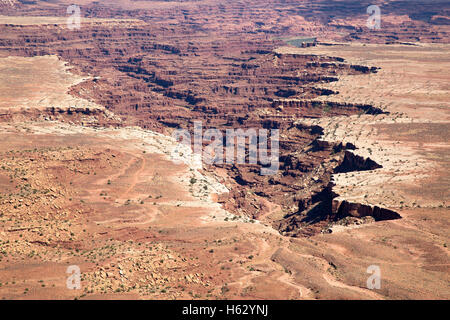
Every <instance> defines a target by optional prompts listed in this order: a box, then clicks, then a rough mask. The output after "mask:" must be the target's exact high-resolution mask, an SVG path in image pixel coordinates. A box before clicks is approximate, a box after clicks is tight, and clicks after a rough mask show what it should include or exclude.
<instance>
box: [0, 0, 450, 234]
mask: <svg viewBox="0 0 450 320" xmlns="http://www.w3.org/2000/svg"><path fill="white" fill-rule="evenodd" d="M179 5H180V6H179V7H177V6H175V5H172V4H170V5H167V6H159V5H155V6H149V7H148V8H146V7H145V6H144V7H142V8H139V9H136V11H134V10H131V9H129V10H126V9H124V8H121V7H120V5H119V6H118V7H109V6H108V5H107V4H105V3H94V2H93V3H89V4H87V5H86V6H84V7H83V12H84V14H85V16H87V17H89V18H136V17H139V18H140V19H141V20H140V21H131V20H117V21H114V22H111V21H109V22H98V21H89V20H86V21H84V22H83V23H82V25H81V27H80V29H77V30H72V31H69V30H68V29H67V26H66V25H64V23H61V24H51V23H44V24H43V25H34V24H26V23H22V24H3V25H0V34H1V36H0V55H1V56H8V55H22V56H36V55H47V54H55V55H58V56H59V57H61V58H62V59H63V60H64V61H68V62H69V63H70V65H71V66H74V69H73V70H72V72H75V73H80V74H83V75H84V74H89V75H91V76H94V77H92V78H91V79H90V80H88V81H85V82H83V83H80V84H78V85H76V86H74V87H72V88H71V90H70V94H72V95H74V96H78V97H81V98H84V99H87V100H90V101H93V102H95V103H96V104H98V105H101V106H104V107H105V108H106V109H107V110H110V111H112V112H114V113H115V114H116V115H118V116H120V117H121V118H122V122H118V121H112V120H111V122H110V124H113V125H138V126H141V127H142V128H146V129H151V130H154V131H159V132H163V133H166V134H170V133H171V132H172V131H173V130H174V129H177V128H185V129H188V130H192V128H193V122H194V121H202V124H203V128H204V129H205V130H206V129H209V128H214V129H218V130H221V131H223V132H224V131H225V130H226V129H230V128H241V129H243V130H246V129H250V128H256V129H260V128H264V129H279V130H280V168H279V169H280V170H279V171H278V172H277V173H276V174H275V175H272V176H261V175H260V174H259V166H258V165H227V164H226V165H219V166H213V167H208V168H207V169H208V170H211V171H215V170H216V169H217V167H219V168H220V167H221V168H225V169H226V170H227V173H228V178H226V179H225V180H226V181H225V182H226V183H227V184H228V185H229V186H230V190H232V191H231V192H230V194H229V195H226V196H225V199H221V201H222V202H223V204H224V207H225V208H226V209H229V210H232V211H235V212H239V213H241V214H244V215H248V216H251V217H254V218H258V217H260V216H261V215H262V214H263V213H264V212H267V207H266V206H267V204H266V202H265V201H264V200H267V201H269V202H270V203H274V204H276V205H279V206H280V207H281V209H282V212H283V213H284V217H274V218H273V220H274V222H273V223H274V225H275V226H277V228H279V229H280V230H284V231H289V232H291V231H294V234H295V232H296V231H295V230H297V229H298V228H299V227H298V226H297V225H298V224H299V221H300V222H302V223H303V222H304V223H306V224H307V225H310V222H311V221H313V222H314V221H323V220H326V219H328V218H330V217H332V216H333V212H332V209H331V201H332V199H333V198H334V195H333V192H332V179H331V176H332V174H333V173H336V172H349V171H352V170H373V169H376V168H378V167H379V166H380V164H377V163H375V162H373V161H372V160H370V159H364V158H360V157H358V156H357V155H355V154H353V153H351V152H350V151H349V150H352V149H354V147H355V146H347V145H346V146H343V145H342V144H336V143H327V142H325V141H321V134H322V130H321V128H320V127H318V126H307V125H304V124H302V123H301V119H302V118H319V117H334V116H346V115H352V114H361V113H367V114H379V113H382V112H383V110H380V109H378V108H376V107H374V106H371V105H367V104H363V103H361V104H352V103H338V102H326V103H325V102H320V101H315V100H314V98H316V97H318V96H321V95H327V96H332V95H333V94H335V92H333V91H331V90H325V89H319V88H318V84H321V83H327V82H334V81H338V79H339V77H340V76H341V75H358V74H368V73H375V72H377V68H376V67H369V66H360V65H355V64H350V63H347V62H346V61H344V60H343V59H341V58H338V57H332V56H315V55H307V54H304V55H298V54H279V53H274V52H273V49H274V48H276V47H277V46H278V45H280V44H281V43H282V40H280V38H279V37H280V36H286V35H291V36H292V35H293V34H297V35H298V34H300V33H302V34H314V33H315V32H320V31H323V30H324V28H323V26H324V25H325V24H328V29H327V30H330V28H331V29H332V28H335V29H336V30H348V33H347V34H346V36H345V37H346V38H348V39H360V40H364V41H375V42H386V41H387V42H395V41H397V42H401V41H413V40H414V38H413V37H412V36H411V35H412V34H414V35H416V36H417V35H420V37H421V40H423V39H426V40H429V41H445V39H447V31H446V30H447V29H446V28H440V29H439V28H437V27H436V28H434V27H432V28H430V27H429V24H430V21H434V23H439V21H440V20H436V19H432V17H429V18H430V19H428V18H426V16H425V15H424V16H418V17H416V18H415V19H411V18H410V19H406V20H405V21H404V22H402V24H400V27H399V25H398V24H395V23H392V22H390V20H389V19H387V21H386V23H385V24H383V27H384V28H385V29H383V33H382V34H381V33H380V32H377V31H373V30H368V29H367V27H365V19H366V16H365V15H366V13H365V9H366V7H367V5H368V3H367V5H366V4H365V3H359V4H358V5H356V4H354V3H353V4H350V2H348V1H345V3H342V2H340V3H333V6H331V4H330V3H329V2H327V1H318V2H316V3H314V4H313V3H312V2H308V1H307V2H304V3H302V4H298V3H297V2H292V1H287V2H286V1H284V2H282V3H273V4H272V3H271V4H269V5H268V4H267V3H265V2H264V3H263V2H261V1H252V2H251V3H240V2H235V1H227V2H224V3H221V4H220V5H217V3H211V4H209V3H204V2H202V3H198V4H195V3H194V4H193V3H189V4H179ZM336 5H338V7H336ZM312 7H314V8H316V10H315V11H314V13H312V12H311V11H310V10H311V8H312ZM332 8H333V10H332ZM424 8H426V5H424ZM64 9H65V7H64V6H63V5H58V4H55V5H52V6H48V7H46V8H43V7H40V6H38V5H34V4H25V3H22V4H21V5H18V6H17V7H16V9H14V10H16V12H17V13H23V14H29V15H31V14H35V15H44V13H46V14H59V15H61V16H63V15H64V14H65V12H64ZM338 9H339V10H338ZM5 10H6V9H5ZM11 10H13V9H11V8H9V9H8V11H7V13H8V14H11ZM308 10H309V11H308ZM443 10H445V8H443ZM5 12H6V11H5ZM336 12H338V14H337V15H336ZM355 12H360V13H359V14H357V15H356V16H360V17H361V19H362V20H361V21H360V20H355V21H356V22H355V21H354V24H352V23H351V22H349V23H347V24H343V23H342V21H341V20H340V19H343V18H345V17H346V16H354V15H355ZM389 14H391V15H395V14H397V15H400V14H401V15H411V14H412V13H410V12H407V11H404V9H402V8H400V7H398V6H397V5H396V4H394V3H392V4H389V6H388V7H387V12H386V15H389ZM209 16H214V17H217V19H209V18H208V17H209ZM331 16H333V17H332V19H331ZM161 17H164V19H162V18H161ZM296 19H297V20H299V21H300V20H301V21H302V22H304V24H298V23H294V22H295V21H294V20H296ZM330 19H331V20H330ZM425 20H426V21H425ZM357 24H360V26H358V25H357ZM424 24H426V25H427V26H428V27H427V28H425V27H424ZM393 26H395V28H394V27H393ZM327 34H328V33H324V35H325V36H326V35H327ZM334 37H335V36H334ZM48 111H49V114H50V115H52V116H54V115H56V114H61V111H58V110H57V109H54V110H53V111H52V110H48ZM67 112H68V113H69V111H67ZM4 118H8V115H4ZM102 121H103V120H102ZM104 121H105V122H108V120H107V119H106V120H104ZM356 147H357V146H356ZM304 216H306V217H307V219H306V220H305V219H304ZM311 217H313V218H311ZM292 226H297V227H295V228H293V227H292Z"/></svg>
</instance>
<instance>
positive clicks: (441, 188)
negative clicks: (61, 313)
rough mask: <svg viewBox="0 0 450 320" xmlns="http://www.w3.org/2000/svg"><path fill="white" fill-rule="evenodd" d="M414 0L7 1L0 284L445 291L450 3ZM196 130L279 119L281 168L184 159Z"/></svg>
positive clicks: (128, 295)
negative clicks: (378, 278) (372, 282)
mask: <svg viewBox="0 0 450 320" xmlns="http://www.w3.org/2000/svg"><path fill="white" fill-rule="evenodd" d="M366 2H367V3H366ZM418 3H419V4H418V6H419V9H421V10H419V11H418V10H417V8H416V9H415V10H411V6H409V5H406V4H404V3H403V4H402V1H400V2H399V1H384V3H383V6H382V7H383V24H382V28H381V29H380V30H370V29H368V28H367V26H366V19H367V14H366V12H365V8H366V7H367V6H368V5H370V3H369V2H368V1H361V2H358V3H357V4H356V2H354V1H325V0H323V1H320V0H319V1H303V2H301V3H298V2H297V1H280V2H277V1H274V2H270V3H269V4H267V3H266V2H264V1H257V0H255V1H251V2H250V3H247V2H246V3H244V2H239V1H225V2H223V1H221V2H216V1H213V0H202V1H187V2H182V1H180V2H178V1H168V2H158V1H125V0H124V1H118V2H117V3H115V4H114V5H113V4H108V3H106V2H98V1H87V0H86V1H82V3H80V6H81V10H82V12H83V17H82V19H81V25H80V27H79V28H78V29H75V30H68V29H67V25H66V21H67V18H66V16H67V13H66V11H65V10H66V8H67V6H68V5H70V4H68V3H66V1H54V2H51V3H50V2H42V1H35V2H24V1H23V2H22V1H17V2H15V3H14V4H3V5H2V6H1V7H0V13H1V16H0V73H1V74H2V79H1V80H0V83H1V90H0V95H1V97H2V100H1V101H0V135H1V136H2V143H1V145H2V147H1V159H2V167H1V171H0V174H1V175H0V181H1V186H2V188H1V190H0V191H1V198H0V199H1V202H0V209H1V215H0V217H1V220H0V223H1V225H0V226H1V229H0V231H1V232H0V241H1V249H2V257H1V259H0V268H1V274H0V282H1V283H0V284H1V285H0V296H2V297H3V298H8V299H10V298H14V299H17V298H20V299H29V298H55V297H62V298H77V299H80V298H88V299H96V298H101V299H104V298H118V297H121V298H125V299H137V298H144V299H145V298H147V299H148V298H150V299H152V298H158V299H186V298H188V299H197V298H203V299H205V298H207V299H224V298H227V299H228V298H235V299H240V298H247V299H249V298H251V299H356V298H358V299H361V298H362V299H386V298H388V299H392V298H393V299H398V298H409V299H411V298H412V299H414V298H423V297H424V296H425V297H427V298H436V299H442V298H448V296H449V292H448V288H447V286H446V283H448V275H449V273H448V270H449V269H448V267H449V261H448V258H449V253H448V249H447V244H448V203H446V199H448V197H449V194H448V190H449V189H450V188H448V187H449V181H448V165H449V163H448V152H449V145H448V126H449V108H448V106H449V99H448V97H449V94H448V90H449V89H448V84H447V83H448V72H447V71H448V70H450V69H449V68H450V65H449V63H450V61H449V60H448V52H449V45H448V39H449V31H450V29H449V27H448V11H449V10H450V8H449V7H448V4H447V5H446V4H445V2H439V1H422V2H420V1H419V2H418ZM417 12H420V13H417ZM298 35H302V36H303V37H305V36H314V37H318V43H315V44H314V45H312V46H304V47H300V48H298V47H295V46H293V45H289V44H288V43H286V42H285V41H283V40H282V39H283V37H292V36H298ZM319 35H320V36H319ZM437 64H438V65H439V67H440V69H438V68H437ZM412 79H414V80H412ZM196 121H201V123H202V125H203V129H204V130H207V129H217V130H219V131H221V132H223V133H224V136H225V132H226V130H228V129H237V128H239V129H243V130H248V129H254V128H258V129H278V130H279V132H280V139H279V148H280V154H279V162H280V164H279V170H278V171H277V172H276V173H275V174H273V175H261V174H260V167H261V163H257V164H229V163H225V164H213V165H205V164H202V163H198V161H195V160H193V159H192V158H189V157H183V155H181V158H182V159H181V160H182V161H181V163H174V162H173V161H171V157H170V156H171V155H172V154H173V152H174V150H175V149H176V148H177V141H175V139H173V138H171V135H172V134H173V133H174V132H175V131H176V130H178V129H186V130H189V131H192V128H193V126H194V122H196ZM416 133H420V134H416ZM225 142H226V141H224V144H225ZM268 151H270V150H268ZM418 186H420V188H419V187H418ZM369 262H370V263H369ZM371 264H377V265H381V266H382V269H383V275H384V277H385V278H384V279H385V280H384V281H385V283H386V286H383V287H382V289H381V290H378V291H373V290H369V289H367V288H366V287H365V280H364V279H365V278H367V277H368V275H367V273H366V268H367V267H368V266H369V265H371ZM68 265H78V266H80V268H81V270H82V274H83V275H82V281H81V282H82V287H83V290H82V293H80V292H78V291H77V290H73V291H71V290H68V289H67V288H66V287H65V281H64V280H63V279H65V277H66V274H65V267H67V266H68ZM27 274H30V275H31V278H29V277H28V276H27ZM38 278H39V280H38ZM44 278H45V279H44ZM11 279H13V280H11ZM411 279H415V280H416V281H412V280H411ZM425 281H426V282H427V285H426V286H425V285H422V284H423V283H424V282H425ZM274 285H276V286H277V290H269V289H268V288H272V287H273V286H274Z"/></svg>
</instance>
